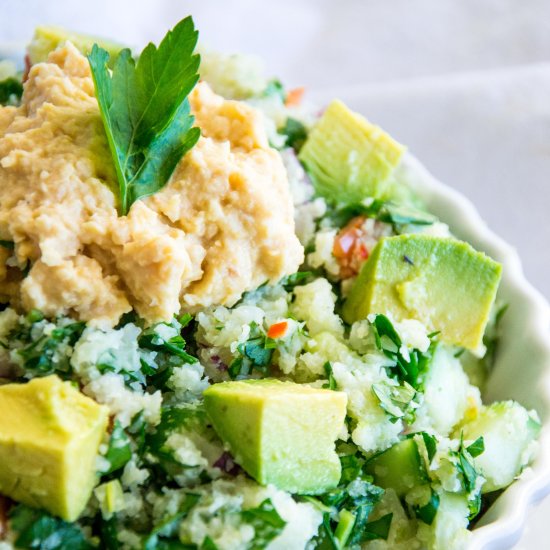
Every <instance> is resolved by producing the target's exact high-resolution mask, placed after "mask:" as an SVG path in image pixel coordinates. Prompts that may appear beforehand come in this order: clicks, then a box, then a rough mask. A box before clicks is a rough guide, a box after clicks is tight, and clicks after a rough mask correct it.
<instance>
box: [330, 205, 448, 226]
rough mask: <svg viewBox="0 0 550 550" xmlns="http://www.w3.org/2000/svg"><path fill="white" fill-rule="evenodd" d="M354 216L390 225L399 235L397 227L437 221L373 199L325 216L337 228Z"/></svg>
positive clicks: (409, 209)
mask: <svg viewBox="0 0 550 550" xmlns="http://www.w3.org/2000/svg"><path fill="white" fill-rule="evenodd" d="M356 216H366V217H367V218H372V219H375V220H378V221H381V222H384V223H388V224H391V225H392V226H393V227H394V229H395V231H396V232H397V233H399V231H398V229H399V226H403V225H432V224H433V223H435V222H436V221H437V218H436V217H435V216H432V215H431V214H428V213H427V212H424V211H422V210H418V209H417V208H414V207H412V206H405V205H402V204H399V205H398V204H395V203H394V202H392V201H384V200H382V199H375V200H373V201H372V202H370V203H369V204H363V203H357V204H350V205H347V206H344V207H341V208H336V209H333V210H331V211H329V213H328V214H327V217H328V218H330V220H331V221H332V223H333V224H334V225H336V226H337V227H343V226H344V225H346V224H347V223H348V222H349V221H350V220H351V219H352V218H355V217H356Z"/></svg>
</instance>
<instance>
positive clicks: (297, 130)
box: [278, 117, 307, 151]
mask: <svg viewBox="0 0 550 550" xmlns="http://www.w3.org/2000/svg"><path fill="white" fill-rule="evenodd" d="M278 132H279V133H280V134H282V135H284V136H285V137H286V143H285V145H286V146H287V147H292V148H293V149H294V150H295V151H299V150H300V149H301V148H302V145H303V144H304V143H305V141H306V139H307V129H306V127H305V126H304V125H303V124H302V123H301V122H300V121H299V120H296V119H295V118H292V117H288V118H287V119H286V122H285V125H284V126H283V127H282V128H280V129H279V130H278Z"/></svg>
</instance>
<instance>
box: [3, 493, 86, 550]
mask: <svg viewBox="0 0 550 550" xmlns="http://www.w3.org/2000/svg"><path fill="white" fill-rule="evenodd" d="M10 523H11V527H12V529H13V531H14V532H15V533H16V535H17V536H16V539H15V543H14V545H15V547H16V548H39V549H40V550H54V549H55V550H88V549H91V548H93V547H92V545H91V544H90V543H89V542H88V541H87V540H86V538H85V537H84V533H83V532H82V531H81V530H80V528H79V527H78V526H77V525H75V524H74V523H67V522H65V521H63V520H61V519H59V518H56V517H53V516H50V515H49V514H48V513H47V512H44V511H42V510H35V509H33V508H29V507H27V506H24V505H23V504H19V505H18V506H16V507H15V508H14V509H13V510H12V511H11V512H10Z"/></svg>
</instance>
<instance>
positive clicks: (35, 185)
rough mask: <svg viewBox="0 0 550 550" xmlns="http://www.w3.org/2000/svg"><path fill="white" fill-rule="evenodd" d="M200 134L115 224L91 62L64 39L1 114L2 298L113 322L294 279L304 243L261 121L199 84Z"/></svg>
mask: <svg viewBox="0 0 550 550" xmlns="http://www.w3.org/2000/svg"><path fill="white" fill-rule="evenodd" d="M190 102H191V107H192V111H193V113H194V115H195V117H196V124H197V125H198V126H199V127H200V128H201V131H202V137H201V138H200V139H199V141H198V143H197V145H196V146H195V147H194V148H193V149H192V150H191V151H190V152H189V153H187V154H186V155H185V157H184V158H183V159H182V160H181V162H180V163H179V165H178V166H177V168H176V170H175V171H174V174H173V175H172V178H171V180H170V181H169V183H168V184H167V185H166V186H165V187H164V188H163V189H162V190H160V191H159V192H158V193H156V194H154V195H152V196H150V197H148V198H146V199H144V200H141V201H137V202H136V203H134V205H133V206H132V208H131V210H130V212H129V214H128V216H123V217H120V216H118V213H117V210H116V198H115V194H114V193H113V189H115V186H116V178H115V175H114V171H113V168H112V166H111V156H110V152H109V149H108V145H107V141H106V138H105V135H104V130H103V126H102V122H101V118H100V114H99V109H98V105H97V101H96V98H95V95H94V85H93V81H92V78H91V75H90V70H89V65H88V61H87V59H86V58H85V57H84V56H83V55H82V54H80V52H79V51H78V50H77V49H76V48H75V47H74V46H72V45H71V44H70V43H67V44H66V45H65V46H64V47H62V48H60V49H58V50H56V51H54V52H53V53H51V54H50V56H49V58H48V62H47V63H39V64H37V65H34V66H33V67H32V68H31V71H30V73H29V79H28V81H27V82H26V84H25V91H24V94H23V98H22V103H21V105H20V106H19V107H1V108H0V239H1V240H3V241H11V242H14V250H10V249H9V248H7V247H0V299H2V301H4V302H5V301H10V303H11V304H12V305H14V306H15V307H18V308H22V309H25V310H30V309H32V308H36V309H39V310H41V311H42V312H43V313H44V314H46V315H48V316H54V315H61V314H69V315H71V316H74V317H76V318H78V319H81V320H84V321H89V322H91V323H92V324H95V325H98V326H113V325H115V324H116V323H117V322H118V320H119V319H120V317H121V315H122V314H123V313H125V312H128V311H130V310H131V309H132V308H134V309H135V310H136V311H137V313H138V314H139V315H140V316H141V317H143V318H144V319H145V320H146V321H148V322H156V321H161V320H168V319H170V318H171V317H172V316H173V315H174V314H177V313H178V312H180V311H182V310H184V311H196V310H198V309H201V308H203V307H206V306H209V305H212V304H224V305H232V304H233V303H235V302H236V301H237V300H238V299H239V298H240V297H241V296H242V294H243V292H245V291H247V290H251V289H254V288H256V287H257V286H259V285H260V284H262V283H264V282H266V281H271V282H275V281H277V280H279V279H280V278H281V277H283V276H285V275H288V274H291V273H293V272H295V271H296V270H297V269H298V267H299V265H300V264H301V263H302V261H303V248H302V246H301V245H300V243H299V241H298V239H297V237H296V235H295V232H294V220H293V206H292V200H291V196H290V191H289V186H288V180H287V176H286V172H285V168H284V166H283V163H282V160H281V158H280V155H279V153H278V152H277V151H276V150H274V149H272V148H271V147H270V146H269V143H268V139H267V135H266V131H265V128H264V125H263V118H262V115H261V114H260V113H259V112H258V111H256V110H255V109H254V108H253V107H251V106H249V105H247V104H245V103H242V102H238V101H228V100H225V99H223V98H222V97H220V96H218V95H216V94H214V93H213V92H212V90H211V89H210V88H209V87H208V85H207V84H206V83H199V84H198V85H197V87H196V88H195V90H194V91H193V92H192V93H191V95H190Z"/></svg>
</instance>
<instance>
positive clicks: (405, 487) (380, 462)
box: [365, 439, 429, 497]
mask: <svg viewBox="0 0 550 550" xmlns="http://www.w3.org/2000/svg"><path fill="white" fill-rule="evenodd" d="M365 468H366V471H367V473H369V474H371V475H372V476H373V477H374V482H375V483H376V485H379V486H380V487H382V488H384V489H387V488H391V489H393V490H394V491H395V492H396V494H397V496H399V497H403V496H405V495H406V494H407V493H408V492H409V491H410V490H411V489H413V488H414V487H418V486H419V485H424V484H425V483H428V481H429V479H428V475H427V473H426V469H425V467H424V464H423V461H422V459H421V457H420V453H419V451H418V446H417V443H416V441H415V440H414V439H404V440H403V441H400V442H399V443H396V444H395V445H394V446H393V447H390V448H389V449H388V450H387V451H384V452H383V453H380V454H378V455H376V456H374V457H373V458H371V459H370V460H369V461H368V462H367V464H366V465H365Z"/></svg>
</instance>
